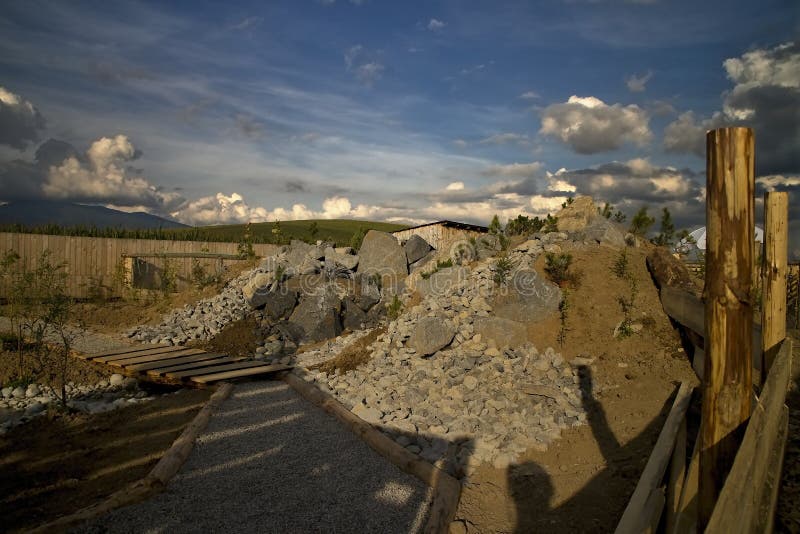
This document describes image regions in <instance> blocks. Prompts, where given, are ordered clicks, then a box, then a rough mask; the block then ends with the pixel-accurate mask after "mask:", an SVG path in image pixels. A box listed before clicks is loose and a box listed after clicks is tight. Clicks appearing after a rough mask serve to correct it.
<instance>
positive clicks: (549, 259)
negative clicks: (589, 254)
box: [544, 252, 578, 287]
mask: <svg viewBox="0 0 800 534" xmlns="http://www.w3.org/2000/svg"><path fill="white" fill-rule="evenodd" d="M544 260H545V266H544V272H545V273H547V277H548V278H549V279H550V280H551V281H552V282H553V283H555V284H557V285H559V286H562V287H563V286H566V285H567V284H575V283H577V281H578V280H577V279H578V277H577V275H576V274H575V273H571V272H570V267H571V266H572V254H567V253H560V254H556V253H554V252H546V253H545V255H544Z"/></svg>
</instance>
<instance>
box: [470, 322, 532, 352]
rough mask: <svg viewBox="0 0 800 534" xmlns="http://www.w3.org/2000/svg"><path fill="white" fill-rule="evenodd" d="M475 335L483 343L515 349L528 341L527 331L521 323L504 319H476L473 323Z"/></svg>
mask: <svg viewBox="0 0 800 534" xmlns="http://www.w3.org/2000/svg"><path fill="white" fill-rule="evenodd" d="M472 326H473V328H474V330H475V333H476V334H479V335H480V336H481V339H482V340H483V341H489V340H493V341H494V342H495V345H497V346H498V347H502V346H505V345H508V346H509V347H512V348H513V347H517V346H519V345H522V344H524V343H525V342H526V341H527V340H528V331H527V328H526V327H525V325H524V324H523V323H520V322H519V321H515V320H513V319H507V318H505V317H496V316H491V315H490V316H488V317H476V318H475V321H474V322H473V325H472Z"/></svg>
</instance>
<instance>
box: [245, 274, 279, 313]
mask: <svg viewBox="0 0 800 534" xmlns="http://www.w3.org/2000/svg"><path fill="white" fill-rule="evenodd" d="M274 282H275V275H274V274H272V273H269V274H267V273H256V274H255V275H253V277H252V278H250V280H248V281H247V283H246V284H245V285H244V287H242V293H243V294H244V298H245V300H246V301H247V305H248V306H250V307H251V308H259V307H261V306H263V305H264V303H266V301H267V299H268V298H269V297H268V295H269V293H270V291H271V290H272V287H273V285H275V284H274Z"/></svg>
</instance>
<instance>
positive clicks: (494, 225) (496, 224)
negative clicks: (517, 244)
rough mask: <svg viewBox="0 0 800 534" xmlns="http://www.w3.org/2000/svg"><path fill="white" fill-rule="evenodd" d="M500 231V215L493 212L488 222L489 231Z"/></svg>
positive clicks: (501, 228) (493, 232) (496, 232)
mask: <svg viewBox="0 0 800 534" xmlns="http://www.w3.org/2000/svg"><path fill="white" fill-rule="evenodd" d="M502 231H503V225H501V224H500V217H498V216H497V214H496V213H495V215H494V217H492V222H491V223H490V224H489V233H490V234H495V235H497V234H499V233H500V232H502Z"/></svg>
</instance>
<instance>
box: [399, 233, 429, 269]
mask: <svg viewBox="0 0 800 534" xmlns="http://www.w3.org/2000/svg"><path fill="white" fill-rule="evenodd" d="M403 249H404V250H405V251H406V259H407V260H408V263H409V264H411V263H414V262H416V261H419V260H421V259H422V258H424V257H425V255H426V254H428V252H430V250H431V246H430V245H429V244H428V242H427V241H425V240H424V239H423V238H422V237H420V236H418V235H416V234H414V235H412V236H411V237H409V238H408V241H406V244H405V245H403Z"/></svg>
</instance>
